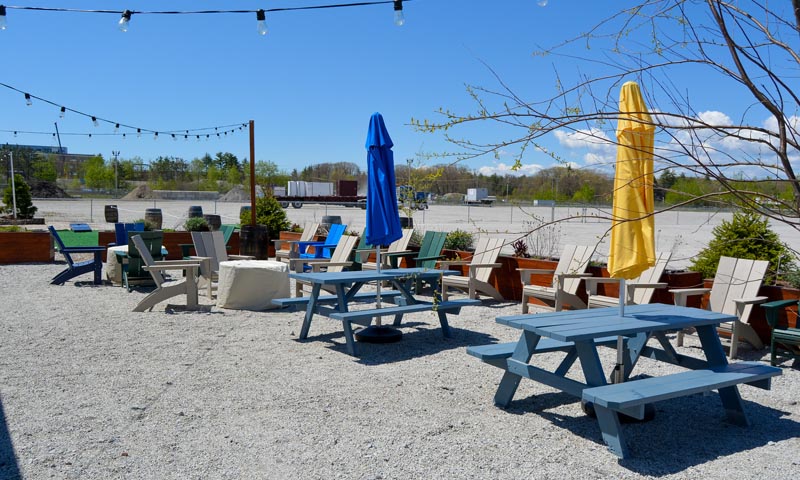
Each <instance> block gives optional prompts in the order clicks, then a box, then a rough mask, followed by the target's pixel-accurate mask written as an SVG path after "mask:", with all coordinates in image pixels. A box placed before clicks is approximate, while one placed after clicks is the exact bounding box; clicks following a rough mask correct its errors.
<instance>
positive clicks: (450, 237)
mask: <svg viewBox="0 0 800 480" xmlns="http://www.w3.org/2000/svg"><path fill="white" fill-rule="evenodd" d="M474 241H475V237H474V235H472V234H471V233H469V232H465V231H464V230H453V231H452V232H449V233H448V234H447V238H445V240H444V248H446V249H448V250H470V249H471V248H472V244H473V242H474Z"/></svg>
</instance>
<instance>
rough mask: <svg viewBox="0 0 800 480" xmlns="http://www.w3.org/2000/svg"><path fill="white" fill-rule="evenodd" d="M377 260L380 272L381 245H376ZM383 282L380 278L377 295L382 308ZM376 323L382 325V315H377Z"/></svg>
mask: <svg viewBox="0 0 800 480" xmlns="http://www.w3.org/2000/svg"><path fill="white" fill-rule="evenodd" d="M375 262H376V265H377V267H376V268H377V270H378V273H381V246H380V245H376V246H375ZM382 283H383V282H382V281H381V280H378V291H377V297H376V300H377V301H376V304H377V305H378V308H381V284H382ZM375 324H376V325H377V326H379V327H380V326H381V317H380V315H379V316H377V317H375Z"/></svg>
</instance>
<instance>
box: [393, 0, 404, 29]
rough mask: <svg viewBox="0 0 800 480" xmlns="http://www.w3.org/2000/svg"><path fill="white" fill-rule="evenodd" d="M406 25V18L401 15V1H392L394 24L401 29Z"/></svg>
mask: <svg viewBox="0 0 800 480" xmlns="http://www.w3.org/2000/svg"><path fill="white" fill-rule="evenodd" d="M404 23H406V17H405V15H403V0H394V24H395V25H397V26H398V27H402V26H403V24H404Z"/></svg>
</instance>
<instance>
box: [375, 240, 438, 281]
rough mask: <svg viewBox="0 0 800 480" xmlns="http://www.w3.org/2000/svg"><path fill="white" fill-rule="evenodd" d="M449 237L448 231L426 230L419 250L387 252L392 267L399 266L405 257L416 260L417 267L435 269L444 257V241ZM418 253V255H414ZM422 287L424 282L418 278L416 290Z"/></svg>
mask: <svg viewBox="0 0 800 480" xmlns="http://www.w3.org/2000/svg"><path fill="white" fill-rule="evenodd" d="M446 238H447V232H431V231H428V232H425V236H424V237H422V245H420V247H419V252H397V253H387V256H388V258H389V264H390V265H391V266H392V268H398V265H399V264H400V259H401V258H403V257H405V258H406V259H407V260H408V259H411V260H414V266H415V267H417V268H429V269H431V270H432V269H435V268H436V262H438V261H439V260H441V259H442V258H444V255H442V249H443V248H444V241H445V239H446ZM415 253H416V256H414V255H415ZM421 289H422V282H421V281H420V280H417V284H416V291H417V292H419V291H420V290H421Z"/></svg>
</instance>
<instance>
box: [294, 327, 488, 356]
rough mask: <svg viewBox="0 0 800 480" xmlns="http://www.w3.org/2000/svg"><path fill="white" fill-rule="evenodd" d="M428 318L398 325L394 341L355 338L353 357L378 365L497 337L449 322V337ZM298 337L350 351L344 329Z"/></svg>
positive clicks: (342, 350) (482, 342)
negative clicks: (355, 354) (399, 337)
mask: <svg viewBox="0 0 800 480" xmlns="http://www.w3.org/2000/svg"><path fill="white" fill-rule="evenodd" d="M431 321H432V322H436V326H435V327H434V325H432V324H430V323H426V322H407V323H403V324H402V325H401V326H400V330H401V331H402V332H403V339H402V340H400V341H399V342H397V343H383V344H378V343H364V342H356V344H357V346H356V348H357V349H358V357H357V358H356V357H353V359H354V360H356V361H357V362H358V363H361V364H363V365H381V364H385V363H393V362H402V361H405V360H411V359H414V358H420V357H425V356H428V355H435V354H437V353H439V352H443V351H446V350H452V349H454V348H463V347H467V346H469V345H483V344H486V343H495V342H497V339H496V338H494V337H493V336H491V335H487V334H484V333H478V332H473V331H470V330H465V329H461V328H455V327H453V326H452V325H450V333H451V334H452V336H451V337H450V338H445V337H444V336H442V330H441V329H440V328H438V327H439V325H438V320H437V319H435V317H434V318H432V320H431ZM384 325H391V321H390V322H386V321H384ZM334 339H337V341H336V342H334V341H333V340H334ZM297 341H298V342H301V343H303V342H314V341H327V342H330V343H331V344H332V345H330V346H329V347H328V348H331V349H333V350H336V351H337V352H341V353H342V355H349V354H348V353H347V345H346V344H345V341H344V333H343V332H334V333H328V334H324V335H318V336H315V337H309V338H307V339H306V340H297ZM466 356H467V355H466V353H465V354H464V357H465V358H466Z"/></svg>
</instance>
